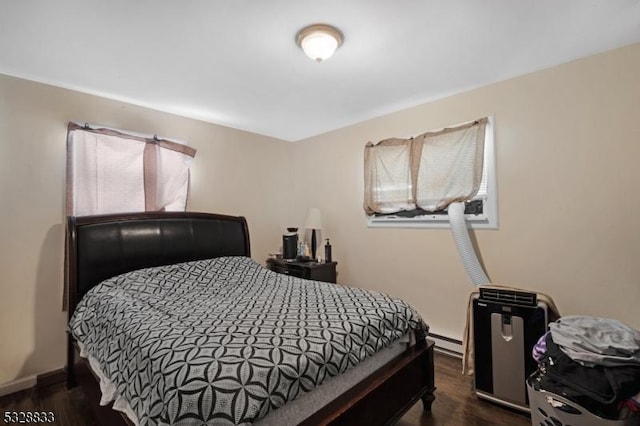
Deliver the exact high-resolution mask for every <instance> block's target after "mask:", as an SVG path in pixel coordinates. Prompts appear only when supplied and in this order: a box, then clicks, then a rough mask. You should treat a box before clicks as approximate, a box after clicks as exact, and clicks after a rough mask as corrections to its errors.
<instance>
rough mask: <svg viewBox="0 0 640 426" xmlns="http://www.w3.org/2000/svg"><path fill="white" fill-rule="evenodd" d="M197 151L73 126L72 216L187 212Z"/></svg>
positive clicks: (69, 196) (69, 159) (69, 152)
mask: <svg viewBox="0 0 640 426" xmlns="http://www.w3.org/2000/svg"><path fill="white" fill-rule="evenodd" d="M195 153H196V150H195V149H193V148H191V147H189V146H187V145H185V144H183V143H179V142H175V141H169V140H166V139H158V138H157V137H155V136H153V137H151V136H145V135H140V134H134V133H130V132H129V133H125V132H121V131H118V130H113V129H106V128H96V127H91V126H89V125H86V124H85V125H84V126H80V125H78V124H76V123H69V127H68V134H67V214H68V215H73V216H86V215H95V214H107V213H125V212H143V211H184V210H185V209H186V205H187V197H188V190H189V164H190V162H191V159H192V158H193V157H194V156H195Z"/></svg>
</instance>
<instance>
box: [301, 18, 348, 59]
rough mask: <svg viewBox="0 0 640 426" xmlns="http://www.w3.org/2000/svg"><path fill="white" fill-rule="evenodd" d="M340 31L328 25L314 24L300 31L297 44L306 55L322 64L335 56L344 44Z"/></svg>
mask: <svg viewBox="0 0 640 426" xmlns="http://www.w3.org/2000/svg"><path fill="white" fill-rule="evenodd" d="M342 40H343V36H342V33H341V32H340V30H338V29H337V28H334V27H332V26H330V25H326V24H314V25H310V26H308V27H305V28H303V29H301V30H300V31H298V34H297V35H296V42H297V43H298V46H300V47H301V48H302V50H303V51H304V53H305V54H306V55H307V56H308V57H310V58H311V59H313V60H314V61H317V62H322V61H324V60H325V59H328V58H329V57H331V55H333V52H335V50H336V49H337V48H338V47H339V46H340V45H341V44H342Z"/></svg>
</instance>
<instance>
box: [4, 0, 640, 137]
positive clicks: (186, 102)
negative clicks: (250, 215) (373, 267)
mask: <svg viewBox="0 0 640 426" xmlns="http://www.w3.org/2000/svg"><path fill="white" fill-rule="evenodd" d="M317 22H322V23H328V24H332V25H335V26H337V27H338V28H340V30H342V32H343V33H344V36H345V41H344V44H343V45H342V46H341V48H340V49H339V50H338V51H337V52H336V54H335V55H334V56H333V57H332V58H330V59H329V60H327V61H326V62H323V63H320V64H318V63H315V62H313V61H311V60H310V59H308V58H307V57H306V56H305V55H304V54H303V53H302V51H301V50H300V49H299V48H298V46H297V45H296V44H295V40H294V38H295V34H296V32H297V31H298V30H299V29H300V28H302V27H304V26H306V25H308V24H312V23H317ZM636 42H640V1H639V0H597V1H596V0H535V1H524V0H397V1H392V0H323V1H318V0H315V1H311V0H262V1H260V0H253V1H251V0H182V1H180V0H135V1H131V0H55V1H51V0H5V1H2V3H1V4H0V73H3V74H9V75H13V76H18V77H23V78H27V79H31V80H36V81H41V82H45V83H49V84H53V85H57V86H61V87H66V88H71V89H74V90H79V91H82V92H87V93H92V94H97V95H100V96H105V97H108V98H113V99H118V100H122V101H126V102H130V103H133V104H137V105H142V106H147V107H151V108H154V109H158V110H162V111H167V112H172V113H175V114H179V115H184V116H187V117H193V118H197V119H201V120H204V121H209V122H212V123H217V124H222V125H226V126H230V127H234V128H238V129H244V130H248V131H251V132H255V133H260V134H264V135H269V136H274V137H278V138H281V139H285V140H289V141H295V140H299V139H302V138H306V137H309V136H313V135H316V134H319V133H323V132H326V131H329V130H333V129H336V128H340V127H344V126H347V125H350V124H353V123H356V122H359V121H363V120H366V119H369V118H373V117H376V116H380V115H383V114H387V113H390V112H393V111H397V110H400V109H403V108H407V107H410V106H413V105H418V104H421V103H424V102H426V101H429V100H433V99H437V98H441V97H444V96H447V95H450V94H453V93H457V92H461V91H464V90H468V89H470V88H474V87H478V86H482V85H486V84H488V83H492V82H496V81H500V80H504V79H507V78H511V77H515V76H517V75H522V74H525V73H528V72H531V71H535V70H539V69H542V68H547V67H549V66H553V65H556V64H560V63H564V62H567V61H570V60H573V59H576V58H580V57H584V56H588V55H592V54H595V53H598V52H602V51H605V50H609V49H612V48H616V47H620V46H624V45H628V44H632V43H636ZM78 119H80V120H81V119H82V117H78Z"/></svg>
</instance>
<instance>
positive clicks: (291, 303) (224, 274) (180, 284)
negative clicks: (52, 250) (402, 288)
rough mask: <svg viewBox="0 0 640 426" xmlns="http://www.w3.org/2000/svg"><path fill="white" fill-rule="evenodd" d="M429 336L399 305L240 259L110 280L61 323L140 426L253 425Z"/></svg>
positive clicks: (417, 319) (414, 315) (410, 312)
mask: <svg viewBox="0 0 640 426" xmlns="http://www.w3.org/2000/svg"><path fill="white" fill-rule="evenodd" d="M426 329H427V328H426V325H425V324H424V322H423V321H422V319H421V318H420V316H419V315H418V314H417V313H416V312H415V311H414V310H413V309H411V307H410V306H408V305H407V303H405V302H403V301H402V300H399V299H394V298H392V297H390V296H387V295H384V294H380V293H376V292H372V291H367V290H363V289H357V288H349V287H344V286H339V285H335V284H329V283H323V282H317V281H307V280H302V279H299V278H294V277H290V276H286V275H281V274H277V273H275V272H272V271H270V270H268V269H266V268H264V267H263V266H261V265H260V264H258V263H256V262H255V261H253V260H251V259H250V258H246V257H223V258H217V259H208V260H201V261H195V262H187V263H181V264H175V265H168V266H161V267H156V268H148V269H142V270H138V271H134V272H130V273H127V274H123V275H119V276H117V277H114V278H110V279H108V280H106V281H104V282H102V283H101V284H99V285H98V286H96V287H94V288H93V289H92V290H91V291H89V292H88V293H87V295H86V296H84V298H83V299H82V301H81V302H80V304H79V305H78V307H77V308H76V311H75V313H74V315H73V317H72V318H71V321H70V323H69V330H70V332H71V333H72V334H73V336H74V337H75V338H76V339H77V340H78V341H80V342H82V343H83V344H84V346H85V348H86V350H87V352H88V353H89V354H90V355H92V356H93V357H95V358H96V359H97V360H98V361H99V362H100V364H101V365H102V369H103V372H104V373H105V375H106V376H107V377H108V378H109V379H110V380H111V381H113V382H114V384H115V385H116V387H117V391H118V393H119V394H120V396H122V397H124V399H126V400H127V401H128V402H129V404H130V406H131V408H132V409H133V412H134V413H135V414H136V416H137V417H138V421H139V424H140V425H167V424H169V425H174V424H175V425H191V424H193V425H195V424H198V425H202V424H208V425H213V424H216V425H218V424H250V423H252V422H254V421H256V420H257V419H259V418H261V417H264V416H265V415H267V414H268V413H269V412H270V411H272V410H274V409H276V408H278V407H280V406H282V405H283V404H284V403H285V402H287V401H289V400H293V399H294V398H296V397H297V396H298V395H300V394H302V393H304V392H307V391H310V390H312V389H313V388H315V387H316V386H318V385H319V384H320V383H322V382H323V380H325V379H326V378H328V377H331V376H335V375H337V374H340V373H342V372H344V371H345V370H347V369H348V368H350V367H352V366H354V365H356V364H358V363H359V362H360V361H362V360H363V359H364V358H366V357H367V356H369V355H372V354H373V353H375V352H376V351H378V350H380V349H381V348H383V347H385V346H387V345H388V344H389V343H391V342H393V341H394V340H396V339H398V338H399V337H401V336H402V335H404V334H406V333H407V332H408V331H410V330H417V331H419V332H425V331H426Z"/></svg>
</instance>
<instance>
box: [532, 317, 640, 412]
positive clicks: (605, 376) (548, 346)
mask: <svg viewBox="0 0 640 426" xmlns="http://www.w3.org/2000/svg"><path fill="white" fill-rule="evenodd" d="M533 357H534V358H535V359H536V361H538V372H537V373H536V378H535V381H536V382H537V383H536V385H535V387H536V388H539V389H543V390H545V391H547V392H552V393H554V394H556V395H560V396H562V397H564V398H566V399H568V400H571V401H573V402H575V403H576V404H578V405H580V406H582V407H583V408H585V409H586V410H588V411H590V412H591V413H593V414H595V415H597V416H599V417H601V418H604V419H611V420H621V419H627V418H629V417H631V416H640V331H638V330H635V329H633V328H631V327H629V326H627V325H625V324H623V323H621V322H620V321H617V320H613V319H608V318H598V317H590V316H565V317H562V318H560V319H559V320H557V321H555V322H552V323H550V324H549V331H548V332H547V333H546V334H545V335H544V336H542V337H541V338H540V340H539V341H538V343H537V344H536V345H535V346H534V348H533Z"/></svg>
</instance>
